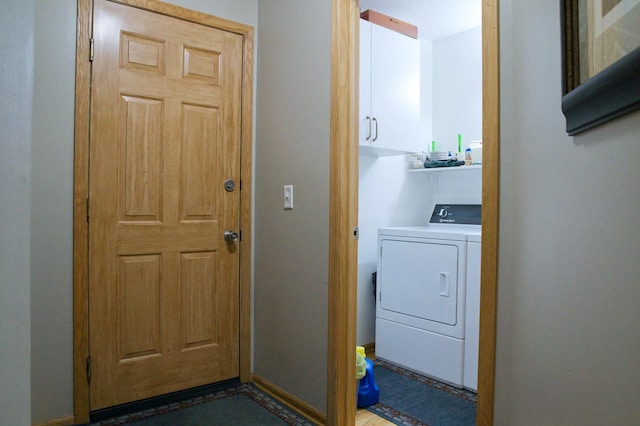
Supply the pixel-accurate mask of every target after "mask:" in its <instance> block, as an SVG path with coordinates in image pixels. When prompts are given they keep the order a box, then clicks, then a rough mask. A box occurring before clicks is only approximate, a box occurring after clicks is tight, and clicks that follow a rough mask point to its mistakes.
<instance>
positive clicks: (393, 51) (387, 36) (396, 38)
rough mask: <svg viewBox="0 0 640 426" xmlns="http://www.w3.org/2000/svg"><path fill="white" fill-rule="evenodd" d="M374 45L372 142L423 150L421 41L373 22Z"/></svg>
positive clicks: (386, 147)
mask: <svg viewBox="0 0 640 426" xmlns="http://www.w3.org/2000/svg"><path fill="white" fill-rule="evenodd" d="M371 46H372V50H371V92H372V95H371V111H372V113H373V117H375V119H376V120H377V129H376V125H375V123H374V124H373V125H372V132H373V136H372V139H373V138H375V137H376V136H377V138H376V140H375V142H372V146H375V147H378V148H382V149H393V150H399V151H406V152H416V151H420V148H419V147H420V139H419V138H420V134H419V133H420V42H419V41H418V40H416V39H413V38H410V37H407V36H405V35H402V34H399V33H397V32H395V31H391V30H388V29H386V28H383V27H381V26H379V25H371ZM361 105H362V104H361ZM376 130H377V132H376Z"/></svg>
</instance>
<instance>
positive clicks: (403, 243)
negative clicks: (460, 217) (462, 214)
mask: <svg viewBox="0 0 640 426" xmlns="http://www.w3.org/2000/svg"><path fill="white" fill-rule="evenodd" d="M380 248H381V250H380V253H379V254H380V263H379V270H378V286H379V298H378V304H379V308H380V309H381V310H383V311H388V312H390V313H395V314H399V315H403V316H407V317H410V318H407V320H408V322H407V321H405V322H406V323H411V322H412V321H411V319H414V320H427V321H430V322H434V323H439V324H443V325H446V326H456V325H458V322H459V318H460V316H459V314H460V313H459V312H458V292H459V291H458V290H459V289H458V285H459V279H461V278H463V277H459V273H458V266H459V257H460V253H459V252H460V247H459V246H458V245H457V244H456V243H454V242H447V241H442V240H440V241H438V240H428V241H427V240H419V239H416V240H413V241H411V240H396V239H382V240H381V241H380ZM463 294H464V293H463ZM379 316H380V315H379ZM393 316H395V315H393ZM416 325H417V324H416ZM436 328H438V327H437V326H436Z"/></svg>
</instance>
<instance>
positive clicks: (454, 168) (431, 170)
mask: <svg viewBox="0 0 640 426" xmlns="http://www.w3.org/2000/svg"><path fill="white" fill-rule="evenodd" d="M478 169H482V165H475V166H452V167H431V168H428V169H409V172H410V173H425V172H426V173H436V172H437V173H440V172H460V171H462V170H478Z"/></svg>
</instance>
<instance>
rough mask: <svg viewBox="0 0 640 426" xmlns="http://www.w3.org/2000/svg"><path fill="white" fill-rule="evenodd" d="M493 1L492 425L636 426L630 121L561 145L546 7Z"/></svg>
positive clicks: (636, 267)
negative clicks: (496, 125)
mask: <svg viewBox="0 0 640 426" xmlns="http://www.w3.org/2000/svg"><path fill="white" fill-rule="evenodd" d="M500 7H501V25H500V35H501V45H500V50H501V111H502V112H501V144H502V145H501V156H502V159H501V177H500V184H501V194H500V197H501V201H500V203H501V207H500V260H499V272H498V273H499V275H498V277H499V282H498V335H497V338H498V339H497V359H496V361H497V371H496V387H495V390H496V402H495V409H496V410H495V414H496V424H497V425H575V424H580V425H603V424H617V425H623V424H624V425H630V424H637V423H638V419H640V404H638V384H639V383H640V368H638V360H640V309H638V300H640V285H638V284H639V282H640V280H639V278H638V277H640V262H639V261H638V260H639V253H640V228H639V227H638V226H637V218H638V211H639V209H640V186H639V185H638V182H640V167H638V160H639V159H640V156H639V155H638V147H639V142H640V140H639V136H638V135H639V134H640V113H639V112H635V113H633V114H632V115H629V116H626V117H624V118H621V119H618V120H616V121H615V122H611V123H608V124H605V125H603V126H601V127H598V128H596V129H593V130H591V131H588V132H586V133H584V134H581V135H578V136H575V137H568V136H567V135H566V133H565V119H564V116H563V114H562V112H561V109H560V102H561V91H562V86H561V52H560V46H561V43H560V17H559V12H560V10H559V6H558V2H555V1H541V2H523V1H516V0H503V1H501V2H500ZM488 142H489V141H485V143H488Z"/></svg>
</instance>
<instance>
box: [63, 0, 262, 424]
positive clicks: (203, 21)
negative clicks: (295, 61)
mask: <svg viewBox="0 0 640 426" xmlns="http://www.w3.org/2000/svg"><path fill="white" fill-rule="evenodd" d="M109 1H112V2H114V3H120V4H123V5H126V6H131V7H136V8H139V9H144V10H147V11H149V12H154V13H159V14H162V15H166V16H171V17H174V18H178V19H182V20H185V21H189V22H192V23H196V24H200V25H205V26H208V27H212V28H217V29H221V30H224V31H228V32H232V33H235V34H239V35H240V36H242V40H243V59H242V67H243V77H242V108H241V116H242V119H241V121H242V125H241V126H242V127H241V149H240V156H241V159H240V183H241V185H240V188H241V192H240V229H241V230H242V242H241V245H240V259H239V261H240V269H239V279H240V295H239V301H240V380H241V381H242V382H249V381H250V380H251V240H252V228H251V212H252V205H251V198H252V185H251V180H252V164H253V158H252V151H253V69H254V65H253V64H254V62H253V61H254V57H253V50H254V30H253V27H251V26H248V25H244V24H239V23H236V22H232V21H229V20H226V19H222V18H218V17H215V16H211V15H207V14H204V13H201V12H196V11H193V10H190V9H185V8H182V7H179V6H175V5H172V4H168V3H163V2H161V1H158V0H109ZM92 22H93V0H78V15H77V34H76V89H75V137H74V165H73V169H74V177H73V409H74V421H75V423H86V422H88V421H89V412H90V400H89V383H88V381H87V359H88V357H89V287H88V284H89V283H88V278H89V276H88V263H89V252H88V249H89V246H88V236H89V226H88V225H89V223H88V221H87V217H88V216H87V215H88V209H87V207H88V202H87V200H88V194H89V125H90V82H91V63H90V61H89V56H90V49H91V46H90V39H91V35H92V33H93V32H92ZM242 182H245V184H244V185H242Z"/></svg>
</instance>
